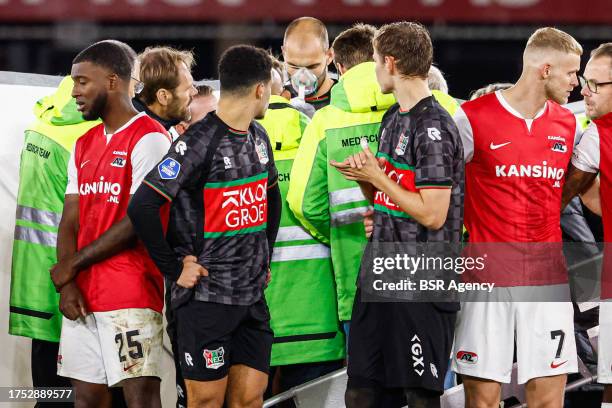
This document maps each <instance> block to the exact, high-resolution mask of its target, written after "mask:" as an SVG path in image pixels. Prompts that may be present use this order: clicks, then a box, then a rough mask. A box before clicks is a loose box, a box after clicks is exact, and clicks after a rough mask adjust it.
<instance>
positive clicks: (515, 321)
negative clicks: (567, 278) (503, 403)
mask: <svg viewBox="0 0 612 408" xmlns="http://www.w3.org/2000/svg"><path fill="white" fill-rule="evenodd" d="M515 339H516V354H517V363H518V383H519V384H524V383H526V382H527V381H529V380H530V379H532V378H538V377H547V376H552V375H559V374H566V373H573V372H577V371H578V358H577V354H576V339H575V337H574V310H573V307H572V304H571V303H570V302H507V301H506V302H465V303H462V305H461V311H460V312H459V313H458V315H457V324H456V329H455V344H454V347H453V359H452V370H453V371H455V372H457V373H459V374H464V375H469V376H473V377H478V378H485V379H489V380H493V381H497V382H500V383H510V381H511V375H512V360H513V356H514V341H515Z"/></svg>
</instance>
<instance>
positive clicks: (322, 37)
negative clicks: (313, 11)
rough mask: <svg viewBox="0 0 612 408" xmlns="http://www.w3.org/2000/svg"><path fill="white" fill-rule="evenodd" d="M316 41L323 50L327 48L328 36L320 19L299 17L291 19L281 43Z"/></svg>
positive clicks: (299, 43)
mask: <svg viewBox="0 0 612 408" xmlns="http://www.w3.org/2000/svg"><path fill="white" fill-rule="evenodd" d="M312 41H316V42H317V43H318V44H319V45H320V46H321V47H322V48H323V51H327V49H328V48H329V36H328V35H327V28H326V27H325V24H323V22H322V21H321V20H318V19H316V18H314V17H300V18H296V19H295V20H293V21H292V22H291V23H289V25H288V26H287V29H286V30H285V37H284V39H283V45H284V46H287V44H288V43H295V45H298V46H300V45H303V44H308V43H311V42H312Z"/></svg>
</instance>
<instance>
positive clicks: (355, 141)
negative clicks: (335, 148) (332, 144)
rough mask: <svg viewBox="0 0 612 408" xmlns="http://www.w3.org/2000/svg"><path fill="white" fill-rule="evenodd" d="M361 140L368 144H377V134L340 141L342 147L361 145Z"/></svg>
mask: <svg viewBox="0 0 612 408" xmlns="http://www.w3.org/2000/svg"><path fill="white" fill-rule="evenodd" d="M361 139H366V140H367V141H368V142H369V143H374V142H378V134H376V135H363V136H355V137H348V138H346V139H342V147H349V146H359V144H360V143H361Z"/></svg>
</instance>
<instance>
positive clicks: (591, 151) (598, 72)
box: [563, 43, 612, 408]
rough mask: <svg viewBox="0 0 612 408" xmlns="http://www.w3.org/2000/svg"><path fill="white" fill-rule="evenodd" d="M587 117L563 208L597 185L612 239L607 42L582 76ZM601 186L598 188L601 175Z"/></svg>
mask: <svg viewBox="0 0 612 408" xmlns="http://www.w3.org/2000/svg"><path fill="white" fill-rule="evenodd" d="M580 85H581V86H582V92H581V93H582V95H583V96H584V105H585V109H586V114H587V116H588V117H589V118H590V119H591V120H592V122H591V124H590V125H589V127H588V128H587V129H586V131H585V132H584V135H583V136H582V139H580V143H578V145H577V146H576V148H575V150H574V155H573V157H572V164H571V165H570V169H569V174H568V177H567V182H566V183H565V188H564V190H563V205H566V204H567V203H568V202H569V200H571V199H572V197H574V196H575V195H576V194H579V193H580V194H582V193H587V192H589V187H591V185H593V183H595V187H594V188H595V192H597V190H599V194H600V196H601V197H600V199H599V200H600V203H599V205H596V206H594V207H596V208H599V209H600V211H599V215H601V216H602V221H603V227H604V241H605V242H606V243H608V242H610V241H611V240H612V235H611V234H612V213H611V210H612V205H611V202H612V201H611V200H612V179H611V178H610V176H611V173H612V43H605V44H602V45H600V46H599V47H598V48H596V49H595V50H593V51H592V52H591V59H590V60H589V62H588V63H587V65H586V68H585V70H584V76H583V77H580ZM598 174H599V175H600V178H601V181H600V187H599V189H598V188H597V181H598V180H597V175H598ZM609 251H610V249H609V248H608V245H605V246H604V262H603V268H602V287H601V301H602V302H601V305H600V309H599V342H598V344H599V350H598V359H599V361H598V365H597V371H598V373H597V374H598V376H597V381H598V382H599V383H602V384H605V387H604V395H603V401H604V402H603V403H602V405H601V406H602V407H608V408H610V407H612V347H610V344H611V340H610V339H612V303H610V299H612V288H611V285H610V281H612V267H611V266H610V258H609V256H610V254H609Z"/></svg>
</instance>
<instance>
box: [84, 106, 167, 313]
mask: <svg viewBox="0 0 612 408" xmlns="http://www.w3.org/2000/svg"><path fill="white" fill-rule="evenodd" d="M151 134H154V137H158V138H159V142H160V143H168V145H169V136H168V134H167V133H166V131H165V129H164V128H163V127H162V126H161V125H160V124H159V123H158V122H156V121H155V120H153V119H151V118H149V117H148V116H146V115H145V114H140V115H138V116H136V117H134V118H133V119H132V120H131V121H130V122H128V124H126V125H125V126H123V127H122V128H121V129H119V130H118V131H117V132H115V134H113V135H112V138H111V139H110V142H108V144H107V139H106V135H105V133H104V125H103V124H100V125H98V126H96V127H94V128H92V129H90V130H89V131H88V132H87V133H86V134H85V135H83V136H82V137H81V138H80V139H79V140H78V141H77V143H76V146H75V151H74V164H75V166H76V169H77V179H78V193H79V233H78V248H79V249H81V248H83V247H84V246H86V245H88V244H89V243H91V242H92V241H94V240H95V239H97V238H98V237H100V236H101V235H102V234H103V233H104V232H106V231H107V230H108V229H109V228H110V227H111V226H112V225H113V224H115V223H116V222H118V221H120V220H121V219H122V218H123V217H125V216H126V212H127V207H128V202H129V199H130V188H131V186H132V181H133V180H132V176H133V173H134V172H135V171H137V170H138V171H141V170H142V169H134V168H132V160H131V158H132V153H133V151H134V147H135V146H136V145H137V143H138V142H139V141H140V140H141V139H142V138H143V137H145V136H147V135H151ZM164 138H166V140H164ZM76 282H77V285H78V286H79V288H80V289H81V291H82V293H83V296H84V298H85V301H86V303H87V310H88V311H90V312H101V311H110V310H117V309H127V308H150V309H153V310H155V311H158V312H161V310H162V308H163V293H164V284H163V278H162V275H161V273H160V272H159V270H158V269H157V267H156V266H155V265H154V263H153V261H152V260H151V259H150V258H149V256H148V254H147V252H146V250H145V248H144V246H143V245H142V244H141V243H138V244H137V245H136V246H134V247H132V248H129V249H126V250H124V251H122V252H121V253H119V254H117V255H115V256H113V257H111V258H109V259H106V260H104V261H102V262H99V263H96V264H94V265H93V266H91V267H89V268H87V269H85V270H82V271H80V272H79V274H78V275H77V279H76Z"/></svg>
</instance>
